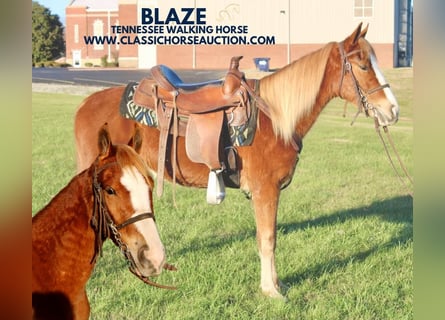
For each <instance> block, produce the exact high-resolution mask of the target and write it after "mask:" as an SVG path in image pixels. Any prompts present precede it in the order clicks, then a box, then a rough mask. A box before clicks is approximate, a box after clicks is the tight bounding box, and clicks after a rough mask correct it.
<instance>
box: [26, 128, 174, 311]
mask: <svg viewBox="0 0 445 320" xmlns="http://www.w3.org/2000/svg"><path fill="white" fill-rule="evenodd" d="M96 132H97V131H96ZM96 141H97V140H96ZM98 142H99V150H100V154H99V156H98V157H97V158H96V160H95V161H94V163H93V165H92V166H91V167H90V168H88V169H86V170H84V171H83V172H82V173H80V174H78V175H77V176H75V177H74V178H73V179H72V180H71V182H70V183H69V184H68V185H67V186H66V187H65V188H64V189H62V190H61V191H60V192H59V193H58V194H57V195H56V196H55V197H54V198H53V199H52V200H51V201H50V202H49V204H48V205H46V206H45V207H44V208H43V209H42V210H41V211H39V212H38V213H37V214H36V215H35V216H34V217H33V218H32V305H33V313H34V318H35V319H88V317H89V313H90V307H89V303H88V298H87V295H86V291H85V285H86V282H87V281H88V279H89V277H90V275H91V273H92V270H93V268H94V265H95V262H96V260H97V258H98V255H100V253H101V250H102V243H103V242H104V241H105V240H106V239H107V238H108V237H109V238H111V239H112V240H113V242H114V243H115V244H116V245H118V246H119V248H120V249H121V250H122V252H123V253H124V255H125V257H126V258H127V259H128V260H129V262H130V270H131V271H132V272H133V273H135V274H136V275H137V276H138V277H139V278H141V279H142V280H144V281H145V282H147V283H150V284H154V285H157V284H156V283H152V282H151V280H148V278H147V277H149V276H156V275H159V274H160V273H161V271H162V269H163V268H165V267H166V266H167V267H168V265H167V264H165V252H164V247H163V245H162V242H161V240H160V238H159V234H158V231H157V227H156V224H155V220H154V214H153V203H152V189H153V185H154V182H153V180H152V178H151V177H150V176H149V175H148V168H147V165H146V163H145V161H144V160H143V159H142V158H141V157H140V156H139V155H138V154H137V153H136V152H135V150H134V149H132V148H131V147H130V146H127V145H112V144H111V140H110V136H109V132H108V131H107V128H106V126H104V127H103V128H102V129H101V130H100V132H99V141H98ZM141 143H142V140H141V134H140V130H139V129H136V130H135V134H134V136H133V138H132V143H131V145H134V148H135V149H136V150H137V151H140V148H141ZM96 148H97V147H96ZM158 286H160V285H158ZM161 287H162V286H161Z"/></svg>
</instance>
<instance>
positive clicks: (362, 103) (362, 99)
mask: <svg viewBox="0 0 445 320" xmlns="http://www.w3.org/2000/svg"><path fill="white" fill-rule="evenodd" d="M338 47H339V51H340V55H341V61H342V75H341V79H340V87H339V90H338V92H339V95H340V97H341V89H342V86H343V80H344V77H345V76H346V74H348V73H349V74H350V75H351V78H352V82H353V83H354V89H355V92H356V95H357V105H358V111H357V113H356V114H355V116H354V118H353V120H352V122H351V125H352V124H354V121H355V120H356V119H357V116H358V115H359V114H360V112H361V111H362V110H364V111H365V114H366V116H367V117H369V110H372V111H373V113H374V126H375V129H376V132H377V134H378V135H379V137H380V140H381V141H382V143H383V147H384V149H385V152H386V155H387V157H388V160H389V162H390V164H391V166H392V168H393V169H394V171H395V172H396V174H397V176H398V177H399V180H400V181H401V183H402V184H403V185H404V186H405V188H406V189H407V190H408V194H409V195H410V196H411V197H413V193H412V192H411V191H409V185H408V183H407V182H406V181H405V180H403V177H402V175H401V174H400V173H399V171H398V170H397V168H396V166H395V164H394V161H393V160H392V157H391V154H390V152H389V150H388V147H387V145H386V142H385V140H384V139H383V137H382V134H381V132H380V124H379V120H378V117H377V114H378V112H379V111H378V109H377V108H376V107H375V106H374V105H373V104H372V103H370V102H369V101H368V96H369V95H371V94H373V93H375V92H377V91H379V90H383V89H385V88H389V84H388V83H385V84H383V85H380V86H378V87H376V88H373V89H370V90H368V91H367V92H365V91H364V90H363V89H362V87H360V84H359V83H358V80H357V78H356V77H355V75H354V72H353V71H352V65H351V63H350V62H349V60H348V57H349V56H351V55H353V54H355V53H358V52H360V50H354V51H351V52H348V53H345V49H344V46H343V42H340V43H339V44H338ZM383 130H384V131H385V133H386V135H387V137H388V140H389V143H390V145H391V147H392V149H393V151H394V153H395V155H396V157H397V160H398V161H399V164H400V166H401V168H402V170H403V172H404V173H405V176H406V177H407V179H408V181H409V182H410V183H411V185H413V184H414V182H413V179H412V178H411V176H410V175H409V173H408V171H407V169H406V166H405V165H404V164H403V162H402V160H401V158H400V156H399V153H398V152H397V150H396V147H395V145H394V142H393V140H392V138H391V136H390V134H389V130H388V127H387V126H384V127H383Z"/></svg>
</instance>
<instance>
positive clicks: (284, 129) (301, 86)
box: [260, 43, 334, 142]
mask: <svg viewBox="0 0 445 320" xmlns="http://www.w3.org/2000/svg"><path fill="white" fill-rule="evenodd" d="M333 45H334V43H328V44H327V45H326V46H324V47H323V48H321V49H319V50H317V51H314V52H312V53H310V54H308V55H306V56H304V57H302V58H300V59H298V60H296V61H294V62H292V63H291V64H289V65H287V66H286V67H284V68H283V69H281V70H279V71H277V72H275V73H273V74H271V75H269V76H267V77H264V78H263V79H261V81H260V92H261V97H262V98H263V99H264V100H265V101H266V102H267V103H268V105H269V108H270V112H271V120H272V125H273V129H274V132H275V135H277V136H279V137H281V138H283V140H284V141H286V142H289V141H291V139H292V134H293V133H294V132H295V127H296V125H297V123H298V120H300V119H301V118H302V117H303V116H305V115H307V114H308V113H310V111H311V110H312V108H313V106H314V104H315V99H316V98H317V95H318V92H319V90H320V85H321V82H322V80H323V76H324V71H325V67H326V63H327V59H328V57H329V54H330V52H331V50H332V47H333Z"/></svg>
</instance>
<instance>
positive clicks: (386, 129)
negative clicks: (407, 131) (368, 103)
mask: <svg viewBox="0 0 445 320" xmlns="http://www.w3.org/2000/svg"><path fill="white" fill-rule="evenodd" d="M374 122H375V130H376V132H377V134H378V136H379V137H380V140H381V141H382V144H383V147H384V149H385V152H386V155H387V157H388V160H389V162H390V164H391V166H392V168H393V169H394V171H395V172H396V174H397V177H398V178H399V180H400V182H401V183H402V185H403V186H404V187H405V189H406V191H407V193H408V194H409V195H410V196H411V198H414V194H413V193H412V192H411V191H410V185H408V183H407V182H406V181H405V180H404V179H403V177H402V175H401V174H400V172H399V170H397V168H396V166H395V164H394V161H393V160H392V157H391V154H390V152H389V150H388V146H387V144H386V142H385V139H384V138H383V136H382V133H381V131H380V125H379V122H378V119H377V118H376V117H375V118H374ZM383 130H384V131H385V133H386V135H387V137H388V140H389V142H390V145H391V147H392V149H393V151H394V153H395V155H396V157H397V159H398V161H399V164H400V166H401V167H402V170H403V171H404V172H405V176H406V177H407V178H408V180H409V181H410V182H411V184H414V182H413V179H412V178H411V176H410V175H409V174H408V171H407V170H406V167H405V165H404V164H403V162H402V159H401V158H400V156H399V153H398V152H397V149H396V147H395V145H394V142H393V140H392V138H391V135H390V134H389V129H388V127H386V126H384V127H383Z"/></svg>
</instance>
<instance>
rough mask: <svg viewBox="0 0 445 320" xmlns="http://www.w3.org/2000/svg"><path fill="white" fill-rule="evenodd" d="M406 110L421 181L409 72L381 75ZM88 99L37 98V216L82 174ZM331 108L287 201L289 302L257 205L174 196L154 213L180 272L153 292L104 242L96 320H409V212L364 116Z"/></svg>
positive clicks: (283, 242)
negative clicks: (80, 135)
mask: <svg viewBox="0 0 445 320" xmlns="http://www.w3.org/2000/svg"><path fill="white" fill-rule="evenodd" d="M385 75H386V77H387V80H388V81H389V82H390V83H391V86H392V88H393V91H394V93H395V95H396V97H397V98H398V101H399V103H400V105H401V117H400V120H399V123H398V124H397V125H395V126H394V127H391V128H390V130H391V133H392V136H393V138H394V140H395V143H396V145H397V148H398V151H399V152H400V155H401V157H402V159H403V161H404V162H405V164H406V165H407V168H408V170H409V172H413V159H412V154H413V152H412V141H413V119H412V116H413V106H412V82H413V79H412V70H411V69H397V70H388V71H386V72H385ZM81 98H82V97H78V96H70V95H62V94H40V93H33V149H32V155H33V158H32V168H33V181H32V186H33V190H32V192H33V207H32V208H33V213H35V212H36V211H37V210H38V209H39V208H41V207H42V206H43V205H44V204H46V203H47V202H48V201H49V200H50V199H51V197H52V196H53V195H54V194H55V193H56V192H57V191H58V190H60V189H61V188H62V187H63V186H65V185H66V183H67V182H68V181H69V180H70V179H71V177H72V176H73V175H74V172H75V155H74V144H73V129H72V123H73V115H74V112H75V110H76V108H77V105H78V103H79V102H80V100H81ZM342 112H343V102H342V101H340V100H334V101H332V102H331V103H330V105H328V106H327V107H326V109H325V111H323V113H322V115H321V116H320V118H319V120H318V122H317V123H316V124H315V126H314V127H313V129H312V130H311V132H310V133H309V134H308V135H307V137H306V138H305V140H304V150H303V152H302V155H301V160H300V163H299V164H298V166H297V169H296V172H295V176H294V180H293V182H292V184H291V185H290V186H289V187H288V188H287V189H286V190H285V191H283V192H282V196H281V200H280V207H279V214H278V243H277V250H276V264H277V268H278V274H279V276H280V279H281V280H282V282H283V284H284V285H285V290H284V293H285V295H286V297H287V298H288V301H287V302H282V301H275V300H271V299H268V298H265V297H263V296H262V295H261V293H260V290H259V273H260V265H259V258H258V253H257V248H256V241H255V221H254V216H253V210H252V207H251V204H250V202H249V201H248V200H246V199H245V197H244V195H243V194H242V193H241V192H239V191H238V190H228V194H227V197H226V200H225V201H224V202H223V203H222V204H221V205H219V206H210V205H207V204H206V203H205V190H199V189H186V188H182V187H177V191H176V201H177V203H178V208H177V209H176V208H174V207H173V205H172V201H171V200H172V195H171V192H172V191H171V186H170V185H167V186H166V192H165V194H164V196H163V198H161V199H156V200H155V211H156V214H157V217H158V219H157V221H158V226H159V230H160V233H161V237H162V239H163V242H164V245H165V246H166V249H167V255H168V258H169V262H170V263H173V264H174V265H176V266H177V267H178V269H179V270H178V271H177V272H175V273H173V272H165V273H163V274H162V275H161V276H160V277H159V278H158V279H156V281H158V282H159V283H163V284H170V285H171V284H173V285H178V286H179V289H178V290H177V291H167V290H161V289H156V288H153V287H149V286H147V285H145V284H143V283H142V282H141V281H140V280H138V279H137V278H136V277H134V276H133V275H132V274H131V273H130V272H129V271H128V270H127V268H126V263H125V261H124V259H123V257H122V255H121V254H120V252H119V250H118V249H117V248H116V247H115V246H114V245H113V244H112V243H111V242H110V241H107V242H106V244H105V248H104V255H103V257H102V259H100V260H99V262H98V264H97V265H96V268H95V271H94V274H93V276H92V278H91V279H90V281H89V283H88V287H87V289H88V295H89V299H90V303H91V319H161V318H162V319H175V320H179V319H181V320H182V319H198V318H199V319H215V320H216V319H249V320H250V319H317V320H318V319H335V320H338V319H342V320H343V319H372V320H375V319H390V320H394V319H413V281H412V277H413V216H412V210H413V203H412V199H411V198H410V197H409V196H407V195H406V190H405V188H404V187H403V186H402V185H401V184H400V182H399V181H398V179H397V177H396V176H395V174H394V172H393V170H392V168H391V166H390V164H389V162H388V160H387V159H386V156H385V154H384V151H383V147H382V145H381V143H380V141H379V139H378V137H377V135H376V133H375V131H374V128H373V123H372V120H370V119H366V118H365V117H364V116H363V115H361V116H360V117H359V119H358V120H357V122H356V124H355V125H354V126H352V127H351V126H350V124H349V123H350V120H351V118H352V116H353V114H354V113H355V107H354V106H352V105H349V106H348V115H347V117H346V118H343V117H342Z"/></svg>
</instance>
